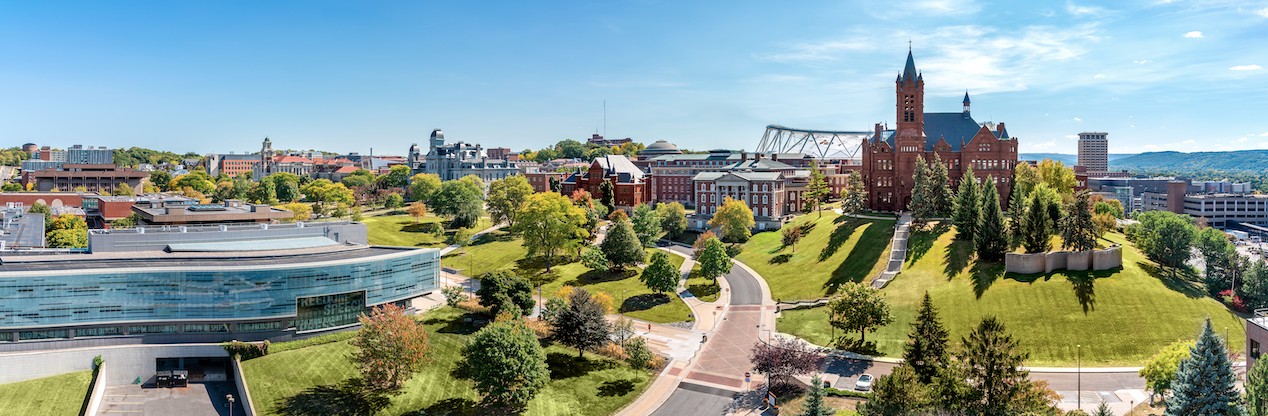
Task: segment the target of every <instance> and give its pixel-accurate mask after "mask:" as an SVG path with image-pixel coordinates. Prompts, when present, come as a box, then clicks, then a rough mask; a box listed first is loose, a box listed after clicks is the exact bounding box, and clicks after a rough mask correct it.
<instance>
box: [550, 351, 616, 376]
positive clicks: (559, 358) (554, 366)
mask: <svg viewBox="0 0 1268 416" xmlns="http://www.w3.org/2000/svg"><path fill="white" fill-rule="evenodd" d="M615 366H616V363H614V362H612V361H608V360H603V359H594V360H592V359H589V358H583V357H578V356H575V355H572V354H564V353H562V352H552V353H548V354H546V367H548V368H549V369H550V379H551V380H560V379H565V378H573V377H581V376H584V375H586V374H590V373H592V372H595V371H602V370H607V369H610V368H613V367H615Z"/></svg>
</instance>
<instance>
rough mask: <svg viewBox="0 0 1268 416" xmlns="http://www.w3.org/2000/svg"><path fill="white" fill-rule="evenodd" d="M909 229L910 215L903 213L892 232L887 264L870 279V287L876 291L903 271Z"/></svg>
mask: <svg viewBox="0 0 1268 416" xmlns="http://www.w3.org/2000/svg"><path fill="white" fill-rule="evenodd" d="M910 228H911V215H910V214H905V213H904V214H903V215H902V216H901V217H899V218H898V223H897V228H896V229H895V230H894V239H893V242H892V243H891V244H890V247H891V248H890V251H889V263H887V264H886V265H885V270H882V271H881V274H880V275H879V276H876V278H875V279H872V287H874V288H877V289H880V288H883V287H885V285H887V284H889V281H890V280H894V277H896V276H898V273H901V272H902V271H903V260H904V259H906V258H907V234H908V232H909V230H910Z"/></svg>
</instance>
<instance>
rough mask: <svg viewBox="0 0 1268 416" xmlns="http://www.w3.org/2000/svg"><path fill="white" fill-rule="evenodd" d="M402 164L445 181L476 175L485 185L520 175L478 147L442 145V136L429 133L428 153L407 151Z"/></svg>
mask: <svg viewBox="0 0 1268 416" xmlns="http://www.w3.org/2000/svg"><path fill="white" fill-rule="evenodd" d="M405 163H406V164H407V165H408V166H409V167H410V170H412V171H413V172H414V173H431V174H435V175H437V176H440V179H441V180H444V181H448V180H454V179H459V178H462V177H463V176H467V175H475V176H478V177H479V178H480V179H483V180H484V182H486V183H488V182H491V181H494V180H498V179H502V178H505V177H507V176H511V175H516V174H519V168H518V167H517V166H515V164H513V163H511V162H510V161H508V160H506V159H498V158H492V157H489V156H488V155H486V154H485V152H484V148H483V147H481V146H480V145H478V144H472V143H463V142H457V143H452V144H446V143H445V132H443V131H441V130H440V129H435V130H432V132H431V140H430V149H429V150H428V152H427V153H426V154H423V152H422V150H421V149H420V148H419V147H418V145H417V144H415V145H412V146H410V147H409V154H408V155H406V156H405Z"/></svg>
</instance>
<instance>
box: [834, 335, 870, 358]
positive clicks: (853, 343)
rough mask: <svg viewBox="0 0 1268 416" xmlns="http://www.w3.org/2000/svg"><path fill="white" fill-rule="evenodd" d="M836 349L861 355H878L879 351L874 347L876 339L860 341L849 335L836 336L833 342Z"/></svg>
mask: <svg viewBox="0 0 1268 416" xmlns="http://www.w3.org/2000/svg"><path fill="white" fill-rule="evenodd" d="M833 344H835V345H836V347H837V349H841V350H846V351H850V352H855V353H859V354H863V355H871V356H879V355H881V354H880V351H877V349H876V341H860V340H857V339H854V337H852V336H849V335H842V336H839V337H837V339H836V341H834V342H833Z"/></svg>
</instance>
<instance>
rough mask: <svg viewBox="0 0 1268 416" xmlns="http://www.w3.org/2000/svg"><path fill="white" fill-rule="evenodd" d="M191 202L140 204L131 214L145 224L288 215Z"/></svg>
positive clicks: (237, 203) (239, 204) (257, 207)
mask: <svg viewBox="0 0 1268 416" xmlns="http://www.w3.org/2000/svg"><path fill="white" fill-rule="evenodd" d="M190 202H192V201H191V200H179V199H164V200H140V201H137V204H136V205H134V206H133V207H132V210H133V211H135V212H137V213H139V214H141V218H143V219H144V220H146V221H147V222H160V223H161V222H190V221H194V222H215V221H244V220H275V219H277V220H280V219H284V218H289V217H290V216H292V215H293V214H292V213H291V212H290V211H287V210H284V209H280V208H274V207H271V206H268V205H263V204H248V203H244V202H243V201H241V200H236V199H230V200H227V201H225V202H223V203H219V204H191V203H190Z"/></svg>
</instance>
